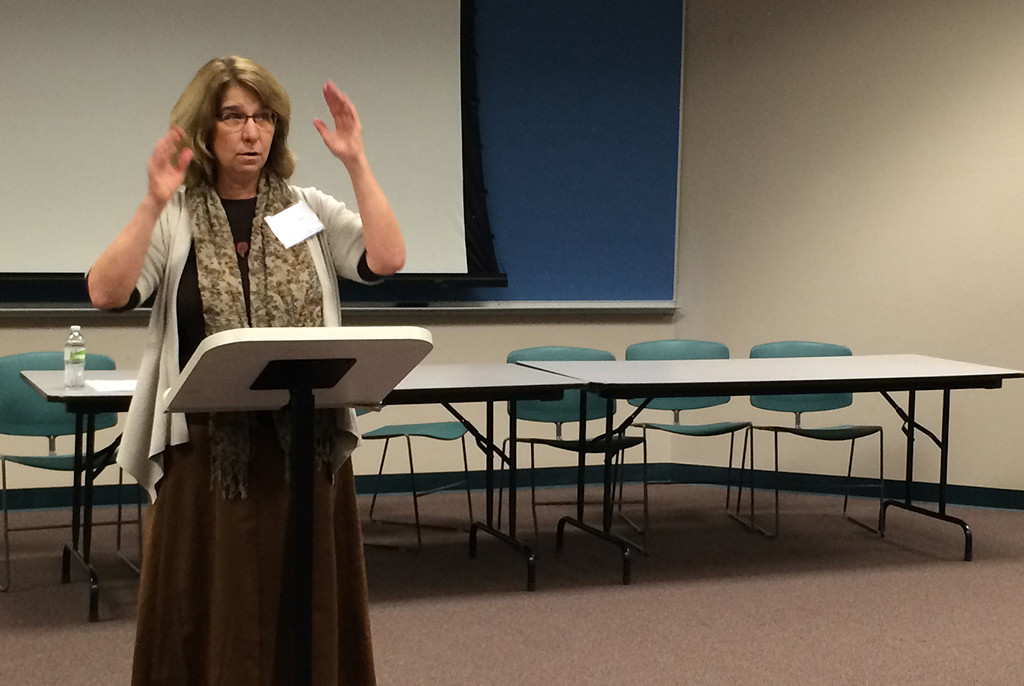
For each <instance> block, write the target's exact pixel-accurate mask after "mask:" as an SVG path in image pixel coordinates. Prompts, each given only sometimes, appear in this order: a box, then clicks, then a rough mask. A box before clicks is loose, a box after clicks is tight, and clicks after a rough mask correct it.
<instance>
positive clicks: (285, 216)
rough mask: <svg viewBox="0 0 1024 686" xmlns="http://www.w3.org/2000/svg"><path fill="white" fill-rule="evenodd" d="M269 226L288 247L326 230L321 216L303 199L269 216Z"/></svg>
mask: <svg viewBox="0 0 1024 686" xmlns="http://www.w3.org/2000/svg"><path fill="white" fill-rule="evenodd" d="M267 226H269V227H270V230H271V231H273V232H274V235H275V236H277V240H279V241H281V243H283V244H284V247H286V248H290V247H292V246H293V245H296V244H297V243H301V242H302V241H304V240H306V239H307V238H309V237H310V236H315V235H316V234H318V233H320V232H321V231H323V230H324V225H323V224H321V223H320V218H319V217H317V216H316V214H314V212H313V210H311V209H309V205H307V204H306V203H304V202H302V201H301V200H300V201H299V202H297V203H295V204H294V205H292V206H291V207H286V208H284V209H283V210H281V211H280V212H278V213H277V214H275V215H273V216H270V217H267Z"/></svg>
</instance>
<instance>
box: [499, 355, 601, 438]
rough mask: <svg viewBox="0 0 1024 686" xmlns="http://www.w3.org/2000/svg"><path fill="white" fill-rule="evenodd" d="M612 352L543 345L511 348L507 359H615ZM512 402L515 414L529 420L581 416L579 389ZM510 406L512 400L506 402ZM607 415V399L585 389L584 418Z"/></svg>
mask: <svg viewBox="0 0 1024 686" xmlns="http://www.w3.org/2000/svg"><path fill="white" fill-rule="evenodd" d="M614 359H615V355H613V354H612V353H610V352H608V351H607V350H596V349H594V348H575V347H571V346H561V345H545V346H539V347H535V348H522V349H521V350H513V351H512V352H510V353H509V354H508V357H507V359H506V361H507V362H528V361H545V362H550V361H563V360H614ZM514 402H515V408H516V417H517V418H519V419H525V420H527V421H531V422H549V423H552V424H563V423H565V422H578V421H579V419H580V391H566V392H565V393H563V394H562V398H561V400H518V401H514ZM508 406H509V410H511V409H512V403H511V402H510V403H509V404H508ZM606 415H607V401H606V400H605V399H604V398H602V397H600V396H599V395H597V394H596V393H589V392H588V393H587V419H601V418H603V417H605V416H606Z"/></svg>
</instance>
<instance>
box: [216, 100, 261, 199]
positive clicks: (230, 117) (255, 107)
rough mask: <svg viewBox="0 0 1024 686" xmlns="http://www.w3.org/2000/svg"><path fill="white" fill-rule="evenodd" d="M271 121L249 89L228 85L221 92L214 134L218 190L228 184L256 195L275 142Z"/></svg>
mask: <svg viewBox="0 0 1024 686" xmlns="http://www.w3.org/2000/svg"><path fill="white" fill-rule="evenodd" d="M253 115H256V116H253ZM260 115H262V116H260ZM271 120H272V113H271V112H270V110H269V109H268V108H267V107H265V106H264V105H263V103H262V102H260V100H259V98H257V97H256V95H255V94H253V92H252V91H250V90H249V89H247V88H243V87H242V86H229V87H228V89H227V90H226V91H225V92H224V98H223V99H222V100H221V103H220V111H219V112H218V121H217V124H216V127H215V129H214V134H213V154H214V156H215V157H216V158H217V187H218V189H219V190H223V189H225V184H229V186H230V187H233V188H234V189H235V190H236V191H237V190H239V189H243V188H249V189H251V191H252V192H253V194H255V191H256V187H257V184H258V182H259V176H260V171H261V170H262V169H263V165H264V164H266V163H267V157H268V156H269V155H270V145H271V143H272V142H273V140H274V125H273V122H272V121H271Z"/></svg>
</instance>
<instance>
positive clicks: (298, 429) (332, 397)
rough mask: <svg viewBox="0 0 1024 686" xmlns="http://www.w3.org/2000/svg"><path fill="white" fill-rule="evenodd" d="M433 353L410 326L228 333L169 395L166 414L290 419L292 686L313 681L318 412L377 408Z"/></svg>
mask: <svg viewBox="0 0 1024 686" xmlns="http://www.w3.org/2000/svg"><path fill="white" fill-rule="evenodd" d="M432 348H433V342H432V340H431V337H430V332H429V331H427V330H426V329H421V328H419V327H412V326H380V327H377V326H374V327H354V326H353V327H325V328H290V327H281V328H263V329H234V330H231V331H223V332H220V333H216V334H213V335H211V336H208V337H207V338H206V339H204V340H203V342H202V343H200V345H199V347H198V348H197V349H196V352H195V354H193V355H192V358H191V359H190V360H189V362H188V364H187V365H185V368H184V369H183V370H182V373H181V377H180V378H179V380H178V382H177V383H176V384H175V385H174V386H173V387H172V388H170V389H169V390H168V391H167V395H166V397H165V398H164V409H165V411H167V412H239V411H256V410H281V409H284V408H288V410H289V412H290V414H291V422H292V449H291V488H292V499H291V502H292V505H291V513H290V518H291V522H290V526H291V540H292V551H291V559H292V562H293V565H294V568H293V569H294V574H295V577H294V578H295V584H296V587H295V605H294V607H293V608H292V632H293V639H292V646H293V653H292V672H293V675H294V678H293V680H292V683H293V684H295V686H305V685H308V684H309V683H310V682H311V679H312V665H311V660H312V652H311V646H312V614H313V612H312V610H313V592H312V571H313V570H312V548H313V508H312V494H313V460H314V453H315V450H314V432H313V415H314V411H315V410H316V409H318V408H321V409H323V408H340V407H354V406H376V405H379V404H380V402H381V401H382V400H383V399H384V396H386V395H387V394H388V393H390V392H391V390H392V389H393V388H394V387H395V386H396V385H397V384H398V382H400V381H401V380H402V379H404V378H405V376H406V375H407V374H408V373H409V372H410V371H412V369H413V368H414V367H415V366H416V365H417V364H419V363H420V361H422V360H423V358H424V357H426V356H427V354H428V353H429V352H430V350H431V349H432Z"/></svg>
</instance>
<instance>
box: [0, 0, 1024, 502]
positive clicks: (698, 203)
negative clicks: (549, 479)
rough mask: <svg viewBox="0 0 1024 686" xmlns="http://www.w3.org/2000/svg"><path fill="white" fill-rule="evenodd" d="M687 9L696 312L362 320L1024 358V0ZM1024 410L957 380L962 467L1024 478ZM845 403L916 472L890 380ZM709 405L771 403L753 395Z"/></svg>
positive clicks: (92, 327)
mask: <svg viewBox="0 0 1024 686" xmlns="http://www.w3.org/2000/svg"><path fill="white" fill-rule="evenodd" d="M686 13H687V28H686V46H685V57H684V62H685V78H684V98H683V99H684V104H683V140H682V177H681V210H680V227H679V236H680V247H679V262H678V263H679V280H678V285H677V292H678V294H679V296H678V297H679V301H680V311H679V313H678V315H677V316H676V317H666V316H658V315H635V316H617V315H608V314H588V315H574V316H569V317H565V315H556V314H551V313H548V314H541V315H524V314H508V315H497V314H486V315H484V314H480V315H459V316H443V315H435V316H433V317H431V316H429V315H427V314H420V313H415V314H404V315H403V316H402V317H401V318H395V319H383V318H380V317H367V316H365V315H364V316H363V317H360V318H353V317H350V318H349V319H348V320H347V321H348V323H351V324H414V325H423V326H426V327H427V328H429V329H430V330H431V331H432V333H433V336H434V341H435V346H436V347H435V350H434V352H433V353H432V354H431V356H430V358H428V361H430V362H455V361H495V360H502V359H504V356H505V354H506V352H507V351H509V350H511V349H514V348H517V347H523V346H527V345H538V344H548V343H558V344H569V345H588V346H594V347H604V348H607V349H609V350H612V351H614V352H615V353H616V354H618V355H621V354H622V351H623V350H624V348H625V347H626V345H628V344H629V343H631V342H634V341H637V340H643V339H651V338H663V337H672V336H679V337H692V338H709V339H717V340H721V341H724V342H726V343H727V344H729V346H730V347H731V348H732V350H733V354H734V355H737V356H743V355H746V353H747V351H748V350H749V348H750V346H751V345H753V344H755V343H757V342H760V341H764V340H778V339H789V338H804V339H814V340H827V341H838V342H844V343H846V344H848V345H850V346H851V347H852V348H853V349H854V351H855V352H858V353H897V352H916V353H923V354H928V355H935V356H939V357H949V358H956V359H963V360H968V361H973V362H979V363H986V364H993V365H999V366H1005V367H1012V368H1017V369H1024V350H1022V349H1021V348H1020V346H1019V345H1018V341H1019V340H1021V339H1022V338H1024V331H1022V328H1024V327H1022V325H1021V323H1020V322H1021V319H1020V317H1019V316H1017V315H1018V314H1019V313H1020V312H1022V311H1024V302H1022V301H1024V288H1022V287H1021V286H1022V283H1021V282H1022V278H1024V277H1022V276H1020V273H1021V270H1020V269H1019V267H1018V263H1019V261H1020V260H1019V256H1020V255H1022V254H1024V235H1022V232H1021V231H1020V230H1019V226H1020V223H1021V218H1022V217H1024V195H1022V194H1021V192H1020V190H1019V188H1020V180H1021V179H1024V155H1022V154H1021V152H1022V144H1024V140H1022V137H1021V134H1020V123H1021V122H1022V121H1024V116H1022V115H1024V88H1021V87H1020V82H1021V80H1022V79H1021V78H1020V77H1021V76H1022V74H1024V41H1022V40H1021V39H1020V35H1021V29H1022V28H1024V3H1020V2H1017V1H1016V0H974V1H973V2H971V3H963V2H954V1H952V0H905V1H899V2H894V1H892V0H844V1H842V2H839V1H826V0H775V1H773V2H764V1H763V0H688V2H687V8H686ZM638 230H640V229H638ZM117 321H118V320H112V319H110V318H108V317H101V318H91V319H85V320H82V321H81V323H82V324H83V325H84V327H85V332H86V336H87V340H88V343H89V346H90V348H91V349H92V350H96V351H100V350H103V351H106V352H109V353H111V354H113V355H114V356H115V358H116V359H117V360H118V363H119V365H121V366H123V367H128V366H131V365H133V364H137V363H138V358H139V349H140V347H141V340H142V329H141V327H140V325H139V324H138V322H137V321H136V322H134V323H132V322H131V321H129V322H128V323H127V324H126V325H123V326H120V325H118V324H117V323H116V322H117ZM68 323H71V322H70V320H64V319H46V320H33V319H10V318H8V319H3V320H0V330H2V339H0V354H6V353H8V352H17V351H21V350H32V349H39V348H57V347H59V346H60V344H61V342H62V340H63V335H64V334H63V329H64V326H65V325H66V324H68ZM934 395H935V394H929V397H925V398H922V399H920V401H919V406H920V407H919V412H920V414H919V418H920V419H921V420H922V421H923V422H924V423H925V424H927V425H929V426H932V427H934V428H936V429H937V428H938V427H937V425H938V419H939V418H938V414H937V412H938V405H937V401H938V398H935V397H931V396H934ZM1022 407H1024V380H1021V381H1010V382H1008V383H1007V386H1006V388H1004V389H1001V390H998V391H960V392H956V393H954V395H953V405H952V410H953V412H952V423H951V436H952V441H951V450H952V462H951V468H950V479H951V481H952V482H953V483H958V484H966V485H975V486H988V487H1001V488H1013V489H1024V460H1021V457H1022V455H1021V452H1022V451H1021V448H1020V441H1019V438H1018V433H1017V432H1016V431H1015V428H1016V423H1017V415H1018V413H1019V411H1020V409H1021V408H1022ZM466 411H467V413H468V414H469V416H470V417H471V418H474V419H480V418H482V413H481V412H480V411H479V408H473V407H470V408H466ZM500 414H501V412H499V415H500ZM836 414H837V417H835V418H830V421H839V422H845V421H853V422H870V423H883V424H884V425H885V427H886V430H887V433H886V448H887V454H888V457H889V460H888V467H889V469H888V470H887V471H888V472H889V474H890V476H894V477H895V476H897V475H898V474H899V468H900V466H901V461H902V453H901V450H902V442H901V434H900V426H899V423H898V422H897V421H896V420H895V415H894V414H893V412H892V411H891V409H890V408H889V407H888V405H887V404H886V403H885V402H884V401H883V400H882V399H881V398H879V397H876V396H858V399H857V401H856V403H855V404H854V407H853V408H851V409H850V410H848V411H843V412H841V413H836ZM707 416H708V417H709V418H717V417H725V416H729V417H733V416H755V418H757V419H760V420H768V419H769V418H768V417H767V416H765V415H758V414H755V413H754V412H753V411H752V410H751V409H750V407H749V404H748V403H747V401H746V399H743V398H737V399H735V400H734V401H733V402H732V403H731V404H730V405H728V406H726V407H725V408H723V409H721V410H717V411H714V412H709V413H707ZM364 419H365V421H364V427H365V428H372V427H373V426H375V425H377V424H378V423H380V422H382V421H385V420H386V421H417V420H421V419H424V420H425V419H447V416H446V414H445V412H444V411H443V409H441V408H439V407H424V408H390V409H388V410H385V411H384V412H383V413H382V415H381V416H370V417H367V418H364ZM807 421H808V423H810V422H816V421H820V422H824V421H825V418H820V419H812V418H808V420H807ZM719 445H722V444H719ZM787 445H789V446H790V447H789V448H787V456H788V458H789V459H788V460H787V461H786V462H785V463H784V464H783V468H784V469H789V470H794V471H795V470H803V471H823V472H830V473H837V472H839V471H840V469H841V463H842V449H838V450H837V451H834V452H833V451H830V452H829V454H834V458H832V459H829V460H828V461H825V462H820V461H819V459H818V456H817V455H815V454H813V453H812V452H811V451H810V449H808V448H806V447H805V446H804V445H803V444H795V443H794V444H787ZM691 446H692V444H691ZM762 447H767V443H766V442H765V441H764V440H763V439H762ZM919 447H920V455H921V458H920V462H919V466H920V471H919V476H920V477H922V478H925V479H934V478H935V477H936V475H937V467H936V464H935V463H936V459H935V458H936V456H937V450H935V449H934V448H933V447H932V446H930V445H928V444H926V442H925V441H924V440H921V441H920V442H919ZM716 449H717V448H716ZM716 449H711V452H709V449H708V448H707V447H706V446H702V447H700V448H698V449H696V450H699V452H694V450H691V449H690V447H689V446H688V447H687V448H683V447H681V444H680V443H679V442H675V443H672V442H666V441H659V442H658V443H657V445H656V446H655V452H656V457H655V458H654V459H658V460H667V459H673V460H678V461H687V462H689V461H694V462H706V463H709V464H722V455H721V453H716V452H714V450H716ZM378 450H379V446H377V445H372V446H369V447H368V448H363V449H361V450H360V452H359V453H358V454H357V456H356V465H357V470H358V471H359V472H362V473H369V472H372V471H374V470H375V468H376V457H377V454H378V453H377V451H378ZM722 450H724V447H723V448H722ZM433 452H436V453H437V454H438V455H439V457H438V468H439V469H455V468H457V466H458V460H457V459H456V458H455V457H454V452H453V451H452V450H445V449H437V450H435V451H433ZM448 453H452V456H449V455H448ZM758 455H759V457H760V458H761V464H762V465H763V466H767V460H766V458H767V457H768V454H767V453H766V452H764V451H762V450H759V451H758ZM556 463H557V464H567V462H566V460H565V458H564V457H559V458H558V461H557V462H556ZM479 465H480V461H479V458H477V466H479ZM395 466H396V468H397V466H398V465H397V464H396V465H395ZM42 483H50V482H46V481H38V480H36V481H33V482H32V484H33V485H36V484H42Z"/></svg>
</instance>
